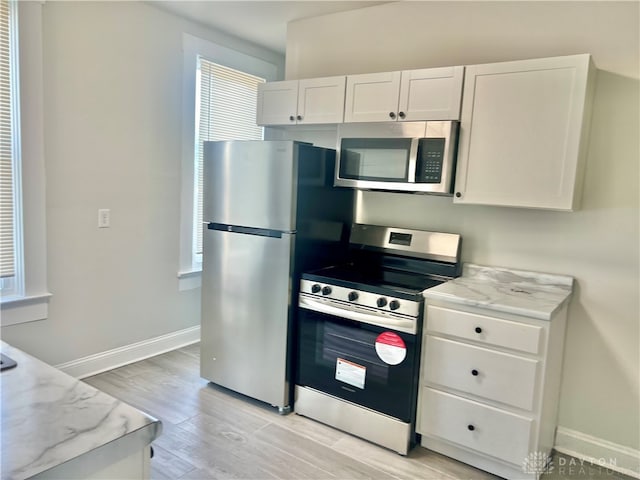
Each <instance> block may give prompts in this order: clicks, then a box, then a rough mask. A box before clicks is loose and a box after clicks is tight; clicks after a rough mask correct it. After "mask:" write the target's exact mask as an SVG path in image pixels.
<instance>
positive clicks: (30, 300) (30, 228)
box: [0, 0, 51, 327]
mask: <svg viewBox="0 0 640 480" xmlns="http://www.w3.org/2000/svg"><path fill="white" fill-rule="evenodd" d="M0 24H1V25H0V30H1V31H0V49H1V50H2V54H1V59H0V63H1V64H2V66H1V69H2V71H1V72H0V85H1V86H0V117H1V119H0V130H1V132H0V143H1V147H2V153H1V154H0V168H1V170H2V171H1V172H0V173H1V176H2V180H1V185H0V197H1V198H0V204H1V205H0V210H1V212H0V217H1V219H0V220H1V223H0V237H2V238H1V239H0V257H1V258H0V263H1V264H2V265H1V267H0V269H1V273H0V276H1V277H2V279H1V280H0V283H1V285H0V287H1V289H0V303H1V308H2V315H1V316H0V318H1V321H2V326H3V327H4V326H7V325H14V324H18V323H23V322H30V321H33V320H42V319H45V318H47V315H48V302H49V297H50V296H51V294H50V293H49V292H48V291H47V268H46V266H47V258H46V252H47V248H46V210H45V193H46V192H45V176H44V141H43V90H42V73H43V72H42V2H19V1H13V0H0Z"/></svg>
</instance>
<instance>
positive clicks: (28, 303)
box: [0, 293, 51, 327]
mask: <svg viewBox="0 0 640 480" xmlns="http://www.w3.org/2000/svg"><path fill="white" fill-rule="evenodd" d="M49 298H51V294H50V293H43V294H41V295H31V296H28V297H13V298H4V299H2V304H1V311H2V315H1V319H0V325H1V326H3V327H7V326H9V325H18V324H20V323H27V322H35V321H37V320H45V319H46V318H47V317H48V315H49Z"/></svg>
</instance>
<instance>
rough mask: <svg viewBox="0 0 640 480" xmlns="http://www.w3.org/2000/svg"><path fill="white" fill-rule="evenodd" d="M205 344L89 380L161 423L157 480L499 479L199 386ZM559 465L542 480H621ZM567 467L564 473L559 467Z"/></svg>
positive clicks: (586, 468) (599, 471)
mask: <svg viewBox="0 0 640 480" xmlns="http://www.w3.org/2000/svg"><path fill="white" fill-rule="evenodd" d="M199 356H200V349H199V344H195V345H191V346H188V347H184V348H181V349H178V350H174V351H172V352H168V353H165V354H162V355H158V356H156V357H152V358H149V359H146V360H143V361H140V362H137V363H133V364H131V365H127V366H124V367H120V368H117V369H114V370H111V371H109V372H105V373H101V374H99V375H95V376H93V377H89V378H86V379H85V381H86V382H87V383H89V384H91V385H93V386H95V387H96V388H98V389H100V390H102V391H104V392H107V393H109V394H111V395H113V396H114V397H116V398H119V399H121V400H123V401H125V402H126V403H128V404H130V405H133V406H134V407H137V408H139V409H140V410H143V411H145V412H147V413H149V414H150V415H153V416H154V417H156V418H159V419H160V420H162V423H163V433H162V435H161V436H160V437H159V438H158V439H156V441H155V442H154V443H153V449H154V451H155V455H154V457H153V459H152V460H151V468H152V479H154V480H156V479H157V480H162V479H171V480H177V479H198V480H205V479H247V480H249V479H251V480H258V479H260V480H262V479H292V480H293V479H307V478H308V479H335V480H338V479H365V478H366V479H444V480H454V479H460V480H462V479H469V480H471V479H472V480H485V479H486V480H489V479H497V478H498V477H494V476H493V475H490V474H488V473H486V472H482V471H480V470H477V469H475V468H472V467H470V466H468V465H465V464H463V463H460V462H457V461H455V460H452V459H449V458H447V457H445V456H442V455H439V454H437V453H434V452H431V451H428V450H426V449H424V448H421V447H416V448H414V449H413V450H412V451H411V452H410V454H409V455H408V456H406V457H403V456H401V455H398V454H397V453H394V452H391V451H389V450H386V449H384V448H381V447H378V446H376V445H373V444H371V443H369V442H366V441H364V440H360V439H358V438H355V437H353V436H351V435H348V434H345V433H343V432H340V431H338V430H335V429H333V428H330V427H327V426H325V425H322V424H320V423H318V422H315V421H313V420H310V419H308V418H305V417H301V416H298V415H296V414H290V415H284V416H282V415H278V413H277V411H276V410H275V409H274V408H272V407H270V406H267V405H264V404H262V403H260V402H257V401H254V400H251V399H249V398H246V397H243V396H241V395H238V394H236V393H233V392H230V391H229V390H226V389H223V388H220V387H217V386H215V385H213V384H209V383H207V381H205V380H203V379H201V378H200V375H199ZM562 458H563V459H564V460H560V458H559V457H556V458H555V459H554V460H555V463H556V465H558V467H557V468H555V469H554V470H555V471H554V472H553V473H552V474H550V475H545V476H544V477H543V478H544V480H551V479H557V478H569V477H570V478H593V479H595V478H598V479H605V478H606V479H608V480H620V479H622V478H624V477H623V476H621V475H618V474H615V473H614V472H611V471H607V470H606V469H603V468H599V467H595V468H594V467H589V466H587V465H584V466H582V465H580V464H579V463H577V464H575V465H574V466H573V467H572V468H571V469H570V468H569V467H570V461H569V460H570V459H568V458H567V457H562ZM560 463H564V468H563V467H561V466H560Z"/></svg>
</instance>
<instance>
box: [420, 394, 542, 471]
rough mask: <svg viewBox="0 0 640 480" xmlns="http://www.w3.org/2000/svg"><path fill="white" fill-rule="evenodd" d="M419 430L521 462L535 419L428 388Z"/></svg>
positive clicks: (423, 402)
mask: <svg viewBox="0 0 640 480" xmlns="http://www.w3.org/2000/svg"><path fill="white" fill-rule="evenodd" d="M422 393H423V396H422V404H421V407H420V408H421V409H422V414H421V420H420V425H419V430H418V431H419V433H421V434H423V435H431V436H434V437H439V438H441V439H444V440H447V441H449V442H452V443H456V444H459V445H462V446H465V447H467V448H471V449H473V450H476V451H478V452H481V453H484V454H486V455H491V456H493V457H497V458H499V459H501V460H505V461H507V462H510V463H514V464H517V465H522V462H523V461H524V460H525V458H526V457H527V455H528V454H529V442H530V439H531V430H532V428H533V419H531V418H527V417H523V416H520V415H515V414H513V413H509V412H505V411H503V410H500V409H498V408H493V407H489V406H487V405H482V404H480V403H477V402H472V401H470V400H466V399H463V398H460V397H457V396H455V395H450V394H448V393H444V392H440V391H437V390H433V389H431V388H425V389H424V391H423V392H422Z"/></svg>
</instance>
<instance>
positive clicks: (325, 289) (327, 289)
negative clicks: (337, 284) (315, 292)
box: [322, 286, 331, 295]
mask: <svg viewBox="0 0 640 480" xmlns="http://www.w3.org/2000/svg"><path fill="white" fill-rule="evenodd" d="M330 293H331V287H327V286H324V287H322V294H323V295H329V294H330Z"/></svg>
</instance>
